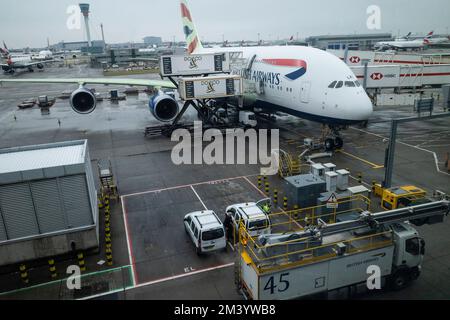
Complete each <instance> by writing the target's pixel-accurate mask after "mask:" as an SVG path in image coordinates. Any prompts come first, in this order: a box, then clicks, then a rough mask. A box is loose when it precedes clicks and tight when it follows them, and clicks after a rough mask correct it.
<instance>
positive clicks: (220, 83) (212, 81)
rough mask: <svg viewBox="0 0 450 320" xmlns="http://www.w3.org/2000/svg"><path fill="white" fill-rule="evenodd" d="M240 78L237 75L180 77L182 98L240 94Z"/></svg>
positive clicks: (241, 85) (241, 89) (222, 96)
mask: <svg viewBox="0 0 450 320" xmlns="http://www.w3.org/2000/svg"><path fill="white" fill-rule="evenodd" d="M242 92H243V84H242V78H241V77H240V76H237V75H225V76H211V77H196V78H181V79H180V81H179V93H180V97H181V99H182V100H196V99H213V98H224V97H232V96H239V95H242Z"/></svg>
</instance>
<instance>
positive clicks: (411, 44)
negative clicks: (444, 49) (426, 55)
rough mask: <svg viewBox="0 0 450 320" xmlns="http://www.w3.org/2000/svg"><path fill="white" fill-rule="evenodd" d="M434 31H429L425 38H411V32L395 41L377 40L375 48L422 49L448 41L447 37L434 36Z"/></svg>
mask: <svg viewBox="0 0 450 320" xmlns="http://www.w3.org/2000/svg"><path fill="white" fill-rule="evenodd" d="M432 36H433V31H431V32H429V33H428V34H427V35H426V36H425V37H424V38H423V39H414V40H410V33H409V34H408V35H407V37H406V39H398V40H395V41H381V42H377V43H376V44H375V46H374V48H375V50H386V49H402V50H406V49H422V48H423V47H425V46H426V45H429V44H436V43H441V42H444V41H448V39H447V38H432Z"/></svg>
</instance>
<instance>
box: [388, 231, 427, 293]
mask: <svg viewBox="0 0 450 320" xmlns="http://www.w3.org/2000/svg"><path fill="white" fill-rule="evenodd" d="M391 229H392V231H393V236H394V242H395V244H396V245H395V250H394V258H393V261H392V265H393V266H392V267H393V270H392V275H391V284H392V286H393V287H394V288H395V289H401V288H402V287H404V286H405V285H406V284H407V283H408V282H409V281H410V280H415V279H417V278H418V277H419V275H420V271H421V265H422V261H423V256H424V254H425V241H424V240H423V239H422V238H421V237H420V236H419V233H418V232H417V230H416V229H414V228H413V227H412V226H411V225H410V224H409V223H395V224H392V225H391Z"/></svg>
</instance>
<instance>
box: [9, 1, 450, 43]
mask: <svg viewBox="0 0 450 320" xmlns="http://www.w3.org/2000/svg"><path fill="white" fill-rule="evenodd" d="M78 2H88V3H90V5H91V23H90V26H91V35H92V38H93V39H101V32H100V27H99V25H100V23H103V25H104V28H105V38H106V42H127V41H134V42H140V41H142V37H144V36H148V35H156V36H161V37H163V40H167V41H171V40H172V39H173V37H174V36H175V38H176V40H177V41H178V40H181V39H183V33H182V28H181V22H180V12H179V1H178V0H121V1H119V0H87V1H73V0H0V7H1V8H2V10H1V12H2V14H1V18H0V30H1V31H0V40H4V41H5V42H6V43H7V44H8V46H9V47H19V48H21V47H26V46H30V47H39V46H45V45H46V41H47V40H46V39H47V37H49V38H50V42H51V43H55V42H59V41H61V40H65V41H77V40H86V36H85V32H84V25H82V26H83V27H82V29H81V30H68V29H67V27H66V21H67V19H68V17H69V15H68V14H67V13H66V10H67V7H68V6H70V5H74V4H75V5H77V4H78ZM188 3H189V5H190V8H191V13H192V15H193V17H194V21H195V23H196V25H197V28H198V31H199V33H200V35H201V37H202V39H204V40H206V41H221V39H222V34H224V36H225V39H228V40H230V41H233V40H243V39H246V40H256V39H257V37H258V36H257V34H258V33H260V34H261V38H263V39H268V40H270V39H271V40H275V39H277V38H278V37H280V39H283V38H289V37H290V36H291V35H294V36H296V35H297V32H298V34H299V37H300V38H303V37H305V36H309V35H321V34H346V33H368V32H373V31H372V30H368V29H367V27H366V20H367V17H368V15H367V14H366V9H367V7H368V6H369V5H378V6H379V7H380V9H381V29H380V30H376V32H392V33H393V34H395V35H396V34H397V33H398V32H400V34H402V35H403V34H406V33H407V32H408V31H412V32H415V33H416V32H417V33H426V32H428V31H430V30H434V31H435V32H436V33H447V32H448V27H449V26H450V1H449V0H427V1H423V0H421V1H417V0H341V1H338V0H307V1H303V0H190V1H189V0H188Z"/></svg>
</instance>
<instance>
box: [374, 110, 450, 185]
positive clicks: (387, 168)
mask: <svg viewBox="0 0 450 320" xmlns="http://www.w3.org/2000/svg"><path fill="white" fill-rule="evenodd" d="M444 117H450V112H446V113H440V114H436V115H430V116H425V117H420V116H419V117H410V118H401V119H393V120H391V134H390V137H389V146H388V148H387V149H386V155H385V161H384V181H383V183H382V187H383V188H385V189H388V188H390V187H391V186H392V173H393V170H394V156H395V142H396V140H397V126H398V124H401V123H405V122H413V121H424V120H433V119H439V118H444Z"/></svg>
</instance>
